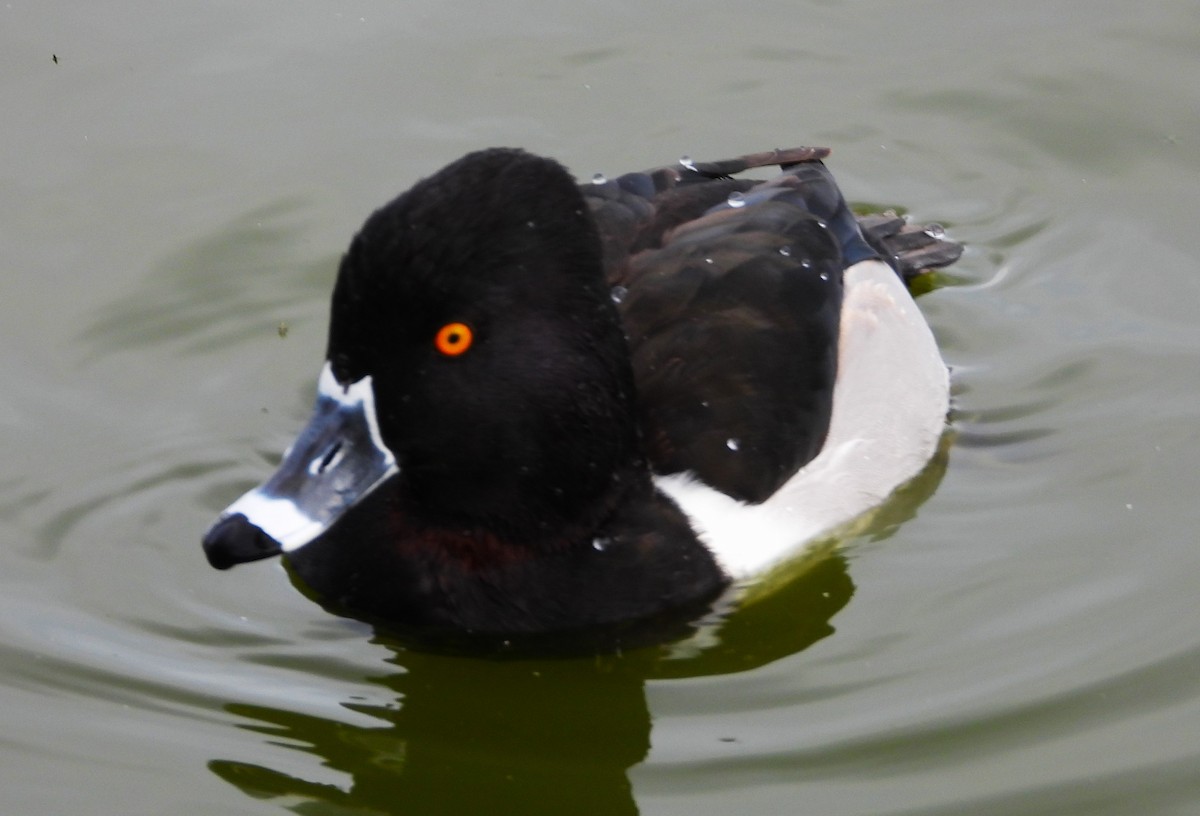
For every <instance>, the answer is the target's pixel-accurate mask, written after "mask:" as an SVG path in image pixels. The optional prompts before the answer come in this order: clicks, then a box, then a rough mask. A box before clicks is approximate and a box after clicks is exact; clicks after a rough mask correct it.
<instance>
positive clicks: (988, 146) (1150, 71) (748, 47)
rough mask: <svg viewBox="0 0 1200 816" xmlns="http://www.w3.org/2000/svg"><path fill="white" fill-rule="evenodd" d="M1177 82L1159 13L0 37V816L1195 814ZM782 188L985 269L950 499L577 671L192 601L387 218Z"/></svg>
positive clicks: (293, 17)
mask: <svg viewBox="0 0 1200 816" xmlns="http://www.w3.org/2000/svg"><path fill="white" fill-rule="evenodd" d="M1197 53H1200V6H1197V5H1196V4H1195V3H1190V2H1181V3H1144V4H1126V3H1116V2H1112V1H1111V0H1097V2H1092V3H1089V4H1086V6H1085V5H1083V4H1075V3H1069V2H1046V3H1036V4H1035V3H1015V4H1007V5H997V4H994V3H983V2H978V0H964V2H959V3H948V2H910V3H903V4H900V3H887V2H883V0H864V2H835V1H833V0H826V2H796V0H792V1H791V2H787V3H782V2H781V3H758V4H753V5H748V6H747V5H742V6H739V5H735V4H728V3H715V2H701V3H693V4H686V5H680V4H677V3H671V4H667V3H660V4H655V3H646V2H642V3H613V2H610V3H606V4H603V5H601V4H591V3H577V4H566V5H564V4H555V3H544V2H518V3H515V4H506V5H496V4H487V3H478V2H464V3H456V4H447V3H443V4H439V3H432V2H429V3H409V4H396V3H383V2H355V3H348V4H341V5H329V4H295V3H283V2H263V3H257V4H236V3H219V4H213V3H195V2H179V3H174V4H169V5H167V4H152V3H135V2H128V0H126V1H125V2H117V3H105V4H68V3H61V2H42V3H29V2H18V1H17V0H13V2H10V3H5V4H0V102H2V104H3V109H4V111H5V115H4V117H3V120H0V145H2V152H0V156H2V161H0V340H3V342H2V343H0V377H2V378H3V382H4V383H5V386H4V387H3V388H0V452H2V454H3V457H4V462H5V463H6V465H7V467H5V468H4V469H3V471H0V812H3V813H4V814H26V813H39V814H41V813H54V814H98V813H123V814H125V813H132V814H137V813H146V814H151V813H153V814H158V813H187V814H210V813H211V814H232V813H239V814H241V813H245V814H251V813H253V814H270V813H281V812H289V811H294V812H297V813H303V814H351V813H354V814H358V813H362V814H366V813H371V814H378V813H406V814H407V813H412V814H432V813H456V814H463V813H475V812H478V813H489V814H491V813H522V814H536V813H605V814H607V813H634V812H640V813H642V814H688V816H696V814H709V813H712V814H718V813H719V814H730V813H739V814H740V813H746V814H751V813H752V814H775V813H778V814H795V813H814V814H816V813H820V814H838V815H839V816H856V815H865V814H904V815H905V816H909V815H915V814H922V815H925V814H928V815H930V816H942V815H944V816H950V815H951V814H955V815H957V814H964V813H969V814H972V816H1000V815H1001V814H1003V815H1004V816H1009V815H1010V814H1055V815H1056V816H1064V815H1065V816H1076V815H1078V816H1084V814H1086V815H1087V816H1095V815H1096V814H1100V815H1101V816H1110V815H1111V816H1116V815H1117V814H1121V815H1124V814H1138V815H1139V816H1141V815H1142V814H1195V813H1198V812H1200V740H1198V738H1197V735H1198V734H1200V626H1198V625H1197V623H1198V621H1200V592H1197V578H1196V576H1197V575H1198V574H1200V547H1197V540H1196V539H1197V536H1196V530H1197V528H1198V526H1200V525H1198V522H1200V502H1197V500H1196V497H1195V493H1196V483H1197V478H1196V475H1195V474H1196V466H1195V464H1194V463H1195V462H1196V461H1197V459H1198V458H1200V422H1198V420H1200V365H1198V357H1200V331H1198V330H1197V328H1196V325H1195V317H1194V316H1195V314H1196V312H1197V307H1198V306H1200V274H1197V273H1198V266H1200V264H1198V263H1197V260H1196V259H1197V258H1198V257H1200V230H1198V229H1197V228H1196V227H1195V224H1194V221H1195V218H1196V212H1197V208H1196V194H1195V190H1196V188H1197V183H1198V182H1200V135H1197V127H1196V111H1197V110H1200V83H1198V82H1197V81H1196V80H1197V78H1198V70H1197V62H1196V54H1197ZM55 58H56V59H57V61H55ZM801 143H816V144H827V145H829V146H831V147H833V148H834V154H833V156H832V158H831V159H830V162H829V163H830V166H831V167H832V168H833V170H834V172H835V173H837V175H838V177H839V179H840V180H841V181H842V184H843V187H844V189H845V190H846V192H847V195H848V196H849V197H850V198H851V199H853V200H855V201H859V202H868V203H872V204H878V205H882V206H904V207H906V208H908V210H909V211H910V212H911V213H912V214H913V215H914V217H916V218H919V219H923V220H927V221H939V222H941V223H944V224H946V225H947V227H948V228H949V230H950V231H951V234H952V235H953V236H954V237H955V238H957V239H959V240H961V241H964V242H965V243H966V244H967V245H968V247H969V249H968V252H967V254H966V256H965V257H964V258H963V260H962V261H961V262H960V263H959V264H958V265H957V266H956V267H955V268H953V269H952V270H950V271H949V273H948V274H947V275H945V276H943V278H942V279H941V281H940V283H941V288H939V289H937V290H936V291H933V292H932V293H930V294H927V295H925V296H923V297H922V298H921V300H920V304H921V307H922V309H923V311H924V312H925V314H926V315H927V317H928V318H929V320H930V323H931V324H932V326H933V328H934V331H935V333H936V334H937V336H938V338H939V342H940V344H941V346H942V349H943V352H944V355H945V357H946V359H947V361H948V362H949V363H950V364H951V366H952V371H953V383H954V390H955V407H954V416H953V428H952V431H951V433H950V434H949V435H948V437H947V440H946V443H947V444H946V449H945V451H944V455H943V456H942V457H941V458H940V459H939V460H938V461H937V462H935V463H934V465H933V466H932V467H931V469H930V470H929V471H928V472H927V473H926V474H925V476H924V477H923V479H922V481H921V482H920V483H919V484H918V485H916V486H914V489H913V490H911V491H909V492H908V493H906V494H905V495H903V496H900V497H899V498H898V499H897V500H896V501H895V502H893V503H892V504H890V505H889V506H888V507H887V508H885V511H884V512H883V513H882V514H881V515H880V517H878V518H877V519H875V521H874V522H873V524H872V526H871V527H870V528H869V529H867V530H866V531H864V532H862V533H861V534H859V535H855V536H852V537H849V538H847V539H845V540H843V541H840V542H837V544H838V546H837V547H835V548H832V549H829V550H827V551H823V552H822V553H820V554H818V555H815V556H814V557H813V558H812V559H810V560H809V561H807V562H805V563H803V564H799V565H797V566H796V567H795V569H794V570H793V574H792V576H791V580H790V582H786V583H785V584H784V585H783V586H782V588H781V589H779V590H778V591H777V592H776V593H775V594H770V595H768V596H767V597H765V598H763V599H762V600H760V602H759V603H757V604H754V605H752V606H750V607H749V608H747V609H746V610H744V611H743V612H740V613H738V614H737V615H735V616H734V617H733V618H732V619H731V620H730V621H729V622H728V623H727V625H726V626H725V627H724V628H723V629H721V630H720V631H718V632H715V633H713V632H709V633H708V635H709V636H707V637H702V638H699V639H696V640H693V641H690V642H688V643H685V644H679V645H677V646H675V647H673V648H669V649H661V650H654V651H649V652H644V653H634V654H626V655H620V656H612V657H606V658H604V659H599V660H583V661H516V662H489V661H482V660H471V659H465V658H448V657H434V656H428V655H421V654H416V653H413V652H410V651H406V650H404V649H403V648H401V647H399V646H396V645H393V644H389V643H388V642H386V640H383V639H381V638H378V637H376V636H375V635H374V634H373V633H372V632H371V630H370V629H369V628H367V627H365V626H363V625H361V624H357V623H354V622H350V621H345V620H341V619H337V618H333V617H330V616H328V615H327V614H325V613H324V612H322V611H321V610H320V608H319V607H317V606H315V605H313V604H311V603H310V602H308V601H307V600H305V599H304V598H303V597H302V596H301V595H299V594H298V593H297V592H296V591H295V590H294V589H293V588H292V587H291V585H290V584H289V582H288V580H287V577H286V575H285V574H284V573H283V571H282V569H281V568H280V567H279V566H278V565H275V564H271V563H261V564H255V565H251V566H247V567H242V568H239V569H236V570H233V571H231V572H229V573H217V572H215V571H212V570H211V569H209V568H208V566H207V565H206V563H205V562H204V558H203V555H202V554H201V551H200V548H199V536H200V534H201V533H202V532H203V530H204V529H205V528H206V526H207V525H208V523H209V522H210V521H211V519H212V518H213V517H214V515H215V514H216V513H217V512H218V511H219V510H220V509H221V508H222V507H224V506H225V505H226V504H227V503H228V502H229V501H230V500H231V499H233V498H234V497H236V496H237V495H239V494H240V493H241V491H243V490H244V489H246V488H247V487H249V486H250V485H251V484H253V483H256V482H257V481H259V480H260V479H261V478H262V477H263V476H264V475H266V474H267V473H268V472H269V470H270V469H271V467H272V465H273V464H274V463H275V462H277V461H278V456H279V454H280V452H281V451H282V450H283V448H284V447H285V446H286V445H287V443H288V442H289V441H290V439H291V437H292V435H293V433H294V432H295V430H296V429H297V428H298V427H299V424H300V423H301V422H302V421H303V419H304V417H305V416H306V415H307V412H308V409H309V406H310V402H311V397H312V389H313V383H314V380H315V377H316V374H317V371H318V369H319V367H320V363H321V358H322V355H323V347H324V331H325V317H326V315H325V312H326V308H327V298H328V293H329V289H330V286H331V284H332V278H333V273H334V269H335V265H336V262H337V258H338V256H339V255H340V253H341V252H342V251H343V249H344V248H345V245H346V243H347V241H348V240H349V237H350V236H351V234H352V233H353V231H354V230H355V229H356V228H357V226H358V225H359V224H360V223H361V221H362V219H363V218H364V217H365V216H366V215H367V214H368V213H369V212H370V211H371V210H372V209H373V208H375V207H376V206H378V205H380V204H382V203H383V202H384V201H386V200H387V199H388V198H390V197H391V196H393V195H394V194H395V193H397V192H399V191H400V190H402V189H404V188H405V187H407V186H408V185H409V184H411V183H412V181H414V180H415V179H416V178H418V177H420V176H421V175H423V174H427V173H430V172H432V171H433V170H435V169H437V168H438V167H440V166H441V165H442V164H444V163H445V162H447V161H449V160H451V159H453V158H456V157H457V156H458V155H460V154H462V153H464V152H466V151H468V150H471V149H474V148H478V147H482V146H487V145H494V144H506V145H520V146H524V147H527V148H529V149H531V150H534V151H537V152H541V153H545V154H548V155H552V156H555V157H557V158H559V159H560V160H562V161H563V162H565V163H566V164H568V165H569V166H571V167H572V168H573V169H574V170H575V172H576V173H577V174H578V175H579V176H581V177H587V176H590V175H591V174H592V173H594V172H597V171H602V172H606V173H609V174H613V173H616V172H619V171H622V170H626V169H635V168H641V167H645V166H650V165H654V164H660V163H669V162H671V161H673V160H674V159H676V158H677V157H678V156H679V155H681V154H684V153H686V154H689V155H691V156H693V157H696V158H697V159H705V158H721V157H725V156H727V155H735V154H740V153H744V152H748V151H753V150H759V149H763V148H770V147H775V146H786V145H791V144H801ZM281 326H282V327H283V328H285V329H286V330H283V329H282V328H281Z"/></svg>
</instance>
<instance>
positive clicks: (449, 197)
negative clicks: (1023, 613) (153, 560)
mask: <svg viewBox="0 0 1200 816" xmlns="http://www.w3.org/2000/svg"><path fill="white" fill-rule="evenodd" d="M827 153H828V151H826V150H824V149H821V148H797V149H793V150H776V151H771V152H766V153H758V154H753V155H749V156H744V157H742V158H739V159H733V160H729V161H720V162H712V163H699V162H691V161H689V160H686V159H685V160H681V162H680V163H679V164H678V165H675V166H671V167H666V168H661V169H658V170H654V171H648V172H643V173H630V174H627V175H623V176H620V177H617V178H613V179H605V178H603V177H602V176H599V175H597V176H596V177H595V178H594V179H592V181H591V183H585V184H582V185H577V184H576V182H575V181H574V180H573V179H572V178H571V176H570V175H569V174H568V173H567V171H566V170H564V169H563V167H561V166H560V165H559V164H557V163H555V162H553V161H551V160H549V159H544V158H539V157H537V156H533V155H530V154H528V153H525V152H523V151H520V150H511V149H491V150H484V151H480V152H477V153H472V154H470V155H468V156H465V157H464V158H462V159H460V160H458V161H456V162H454V163H453V164H451V165H449V166H448V167H446V168H445V169H443V170H441V171H440V172H438V173H437V174H435V175H433V176H431V177H429V178H427V179H424V180H422V181H421V182H419V183H418V184H416V185H415V186H414V187H413V188H412V189H411V190H409V191H408V192H406V193H404V194H403V195H401V196H400V197H399V198H397V199H396V200H394V201H392V202H391V203H389V204H387V205H386V206H384V207H383V208H382V209H380V210H379V211H377V212H376V213H374V214H373V215H372V216H371V217H370V218H369V219H367V222H366V224H365V225H364V226H363V228H362V230H361V231H360V232H359V234H358V235H357V237H355V239H354V240H353V242H352V243H351V245H350V248H349V250H348V252H347V253H346V255H345V257H344V258H343V260H342V263H341V268H340V271H339V273H338V277H337V283H336V285H335V287H334V291H333V304H332V314H331V318H330V327H329V343H328V351H327V356H326V361H325V365H324V367H323V369H322V370H321V374H320V378H319V380H318V386H317V398H316V406H315V409H314V413H313V417H312V419H311V421H310V423H309V424H308V426H307V427H306V428H305V429H304V430H303V431H301V433H300V436H299V438H298V439H297V440H296V442H295V443H294V444H293V445H292V447H291V448H290V449H289V451H288V452H287V453H286V454H285V457H284V460H283V462H282V464H281V466H280V468H279V470H278V472H277V473H276V474H275V475H274V476H272V477H271V478H270V479H269V480H268V481H267V482H265V483H264V484H263V485H261V486H260V487H258V488H255V489H254V490H252V491H250V492H249V493H247V494H246V495H244V496H243V497H242V498H240V499H238V500H237V501H236V502H234V503H233V504H232V505H231V506H230V507H229V508H228V509H226V510H225V512H224V513H223V514H222V516H221V517H220V519H219V520H218V521H217V522H216V524H215V525H214V526H213V527H212V528H211V529H210V530H209V531H208V533H207V535H206V536H205V538H204V549H205V552H206V553H207V555H208V559H209V562H210V563H211V564H212V565H213V566H215V567H218V568H221V569H224V568H228V567H230V566H232V565H234V564H238V563H242V562H246V561H254V560H257V559H260V558H267V557H269V556H274V555H279V554H283V556H284V558H285V560H286V561H287V562H288V564H289V566H290V568H291V570H292V572H293V574H294V575H295V576H296V577H298V578H299V579H300V580H301V581H302V582H303V584H305V585H307V588H308V589H309V590H311V592H312V594H314V595H315V596H316V597H317V598H318V599H320V600H321V601H322V602H323V603H325V604H327V605H329V606H331V607H332V608H334V609H336V610H338V611H341V612H345V613H348V614H352V615H356V616H361V617H366V618H368V619H372V620H377V621H384V622H387V623H388V624H390V625H392V626H394V627H398V628H399V629H400V630H403V631H409V632H413V633H428V634H431V635H433V636H437V635H439V634H445V635H449V636H453V635H455V634H458V633H478V634H480V635H483V636H490V637H496V638H510V637H516V636H520V635H523V634H525V635H549V634H555V633H568V634H569V633H572V632H582V631H599V630H606V629H608V630H622V629H624V628H627V627H634V628H636V627H637V626H638V625H640V624H642V623H645V622H647V621H655V620H658V619H664V620H665V619H672V618H674V619H686V618H688V617H691V616H695V615H696V614H698V613H699V612H700V611H702V610H704V609H705V608H707V607H708V605H709V604H710V603H711V602H712V601H713V600H714V599H715V598H716V597H718V596H719V595H720V594H721V593H722V591H723V590H724V589H725V588H726V587H728V586H729V585H730V584H731V582H734V581H741V580H744V579H751V578H752V577H753V576H755V575H757V574H761V573H762V572H763V571H765V570H767V569H769V568H770V567H772V566H774V565H776V564H778V563H780V562H781V561H784V560H786V559H788V558H789V557H790V556H794V555H796V554H797V553H798V552H800V551H802V550H803V549H804V546H805V544H806V542H809V541H811V540H812V539H813V538H814V537H816V536H819V535H821V534H822V533H828V532H830V531H831V530H833V529H835V528H836V527H838V526H839V525H842V524H844V523H846V522H848V521H850V520H852V519H853V518H854V517H856V516H858V515H860V514H861V513H863V512H864V511H866V510H868V509H869V508H871V507H873V506H875V505H877V504H879V503H880V502H882V501H883V500H884V499H885V498H886V497H887V496H888V495H889V494H890V493H891V492H892V491H893V490H894V489H895V488H896V487H897V486H899V485H900V484H902V483H903V482H905V481H906V480H908V479H909V478H911V477H912V476H914V475H915V474H916V473H917V472H918V471H919V470H920V469H921V468H922V467H923V466H924V464H925V463H926V462H927V461H928V459H929V458H930V456H931V455H932V454H933V452H934V450H935V448H936V445H937V444H938V440H939V437H940V435H941V433H942V431H943V429H944V423H945V417H946V412H947V404H948V396H947V395H948V386H947V374H946V369H945V366H944V365H943V363H942V361H941V358H940V356H939V354H938V351H937V347H936V345H935V344H934V340H933V337H932V335H931V333H930V331H929V328H928V326H927V325H926V323H925V321H924V319H923V318H922V317H921V314H920V312H919V311H918V310H917V308H916V306H915V305H914V303H913V301H912V299H911V297H910V296H909V293H908V291H907V289H906V287H905V286H904V283H903V281H902V277H903V276H909V275H912V274H915V273H916V272H918V271H919V270H921V269H925V268H932V267H937V266H944V265H946V264H948V263H951V262H953V261H954V260H955V259H956V258H957V257H958V255H959V253H960V252H961V247H959V246H958V245H957V244H955V243H953V242H950V241H948V240H945V239H944V238H943V236H942V235H941V230H940V229H938V228H936V227H930V228H920V227H916V226H909V225H906V224H905V223H904V221H903V220H902V219H899V218H894V217H890V216H868V217H864V218H863V219H856V218H855V217H854V215H853V214H852V213H851V212H850V210H849V209H848V208H847V206H846V204H845V202H844V200H843V198H842V195H841V193H840V191H839V190H838V187H837V185H836V183H835V182H834V180H833V178H832V176H831V175H830V174H829V172H828V170H827V169H826V168H825V166H824V164H823V163H822V162H821V161H820V160H821V159H822V158H824V157H825V155H826V154H827ZM769 165H779V166H780V167H781V168H782V172H781V173H780V174H779V175H776V176H775V177H774V178H772V179H770V180H769V181H765V182H757V181H749V180H739V179H735V178H733V175H734V174H736V173H738V172H741V171H743V170H746V169H749V168H755V167H765V166H769ZM881 257H882V258H884V259H886V262H884V261H883V260H881Z"/></svg>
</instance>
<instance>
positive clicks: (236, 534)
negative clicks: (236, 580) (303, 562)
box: [204, 363, 399, 569]
mask: <svg viewBox="0 0 1200 816" xmlns="http://www.w3.org/2000/svg"><path fill="white" fill-rule="evenodd" d="M398 472H399V469H398V468H397V466H396V458H395V456H393V455H392V452H391V451H390V450H388V448H387V446H386V445H384V444H383V438H382V437H381V436H380V434H379V423H378V421H377V420H376V415H375V395H374V391H373V390H372V387H371V378H370V377H369V376H368V377H363V378H362V379H360V380H358V381H357V382H355V383H351V384H350V385H346V386H343V385H341V384H339V383H338V381H337V378H335V377H334V376H333V369H332V367H331V366H330V364H329V363H326V364H325V367H324V368H323V369H321V376H320V378H319V379H318V381H317V401H316V405H315V407H314V408H313V415H312V419H310V420H309V422H308V425H307V426H306V427H305V428H304V430H303V431H301V432H300V436H299V437H297V439H296V441H295V442H294V443H293V444H292V446H291V447H290V448H289V449H288V450H287V452H286V453H285V454H284V457H283V462H282V463H281V464H280V466H279V470H277V471H276V472H275V475H273V476H272V477H271V478H270V479H268V480H267V481H266V482H264V483H263V484H261V485H259V486H258V487H256V488H254V489H253V490H251V491H250V492H249V493H247V494H245V495H244V496H242V497H241V498H240V499H238V500H237V501H235V502H234V503H233V504H231V505H229V507H227V508H226V509H225V511H224V512H223V513H222V514H221V517H220V518H219V519H217V522H216V524H214V525H213V526H212V528H210V529H209V531H208V532H207V533H206V534H205V536H204V553H205V555H206V556H208V562H209V563H210V564H212V565H213V566H214V567H216V568H217V569H228V568H229V567H232V566H233V565H234V564H242V563H245V562H247V561H257V560H259V559H261V558H270V557H271V556H273V555H280V554H281V553H290V552H294V551H296V550H298V549H300V548H301V547H303V546H304V545H305V544H308V543H309V542H310V541H312V540H313V539H315V538H317V537H318V536H319V535H321V534H322V533H324V532H325V531H326V530H328V529H329V527H330V526H331V525H333V523H334V522H335V521H337V519H338V518H339V517H341V515H342V514H343V513H345V512H346V511H347V510H348V509H350V508H351V507H353V506H354V505H355V504H357V503H358V502H359V501H361V500H362V499H363V498H364V497H366V496H367V495H368V494H369V493H370V492H371V491H373V490H374V489H375V488H377V487H378V486H379V485H380V484H382V483H383V482H384V481H385V480H386V479H387V478H388V477H390V476H392V475H394V474H395V473H398Z"/></svg>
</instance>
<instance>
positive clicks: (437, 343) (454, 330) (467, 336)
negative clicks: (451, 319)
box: [433, 323, 475, 357]
mask: <svg viewBox="0 0 1200 816" xmlns="http://www.w3.org/2000/svg"><path fill="white" fill-rule="evenodd" d="M474 339H475V334H474V332H472V331H471V327H470V326H468V325H467V324H466V323H447V324H446V325H445V326H442V327H441V328H440V329H438V333H437V335H436V336H435V337H434V338H433V345H434V347H435V348H436V349H437V350H438V351H440V352H441V353H442V354H445V355H446V356H447V357H457V356H458V355H460V354H462V353H463V352H464V351H466V350H467V349H469V348H470V347H471V342H472V341H473V340H474Z"/></svg>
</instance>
